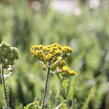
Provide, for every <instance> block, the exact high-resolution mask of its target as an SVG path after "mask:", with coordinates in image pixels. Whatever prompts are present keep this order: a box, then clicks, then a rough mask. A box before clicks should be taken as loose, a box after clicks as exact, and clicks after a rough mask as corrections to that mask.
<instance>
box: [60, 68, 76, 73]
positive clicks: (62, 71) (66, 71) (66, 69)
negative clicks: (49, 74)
mask: <svg viewBox="0 0 109 109" xmlns="http://www.w3.org/2000/svg"><path fill="white" fill-rule="evenodd" d="M60 73H62V74H63V75H75V74H76V73H77V72H75V71H73V70H71V69H70V68H69V67H68V66H63V67H62V69H61V70H60Z"/></svg>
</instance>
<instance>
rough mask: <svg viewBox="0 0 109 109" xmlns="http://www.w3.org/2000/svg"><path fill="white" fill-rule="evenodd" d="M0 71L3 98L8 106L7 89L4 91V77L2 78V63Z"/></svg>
mask: <svg viewBox="0 0 109 109" xmlns="http://www.w3.org/2000/svg"><path fill="white" fill-rule="evenodd" d="M0 72H1V78H2V85H3V91H4V100H5V103H6V106H7V107H8V98H7V91H6V85H5V78H4V72H3V66H2V64H1V65H0Z"/></svg>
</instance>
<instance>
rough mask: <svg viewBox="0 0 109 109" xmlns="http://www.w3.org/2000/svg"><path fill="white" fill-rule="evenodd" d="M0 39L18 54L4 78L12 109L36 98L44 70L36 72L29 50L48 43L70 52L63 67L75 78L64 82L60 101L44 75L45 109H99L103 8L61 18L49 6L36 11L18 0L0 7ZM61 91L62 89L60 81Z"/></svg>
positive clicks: (104, 72) (106, 33)
mask: <svg viewBox="0 0 109 109" xmlns="http://www.w3.org/2000/svg"><path fill="white" fill-rule="evenodd" d="M1 41H6V42H8V43H10V44H12V45H14V46H16V47H17V48H18V49H19V50H20V53H21V54H20V59H19V60H18V62H16V64H15V68H14V71H13V72H15V73H14V74H13V75H12V76H11V77H9V79H8V81H9V88H10V107H11V108H12V109H23V106H26V105H27V104H29V103H31V102H33V101H34V99H35V98H36V97H37V98H38V99H39V100H41V99H42V95H43V88H44V82H45V78H46V72H42V70H41V68H40V66H39V65H38V63H37V61H38V60H36V59H33V58H32V57H31V55H30V54H29V48H30V46H31V45H35V44H37V45H38V44H45V45H48V44H51V43H54V42H56V43H59V44H61V45H69V46H71V47H72V48H74V52H73V53H72V55H71V56H70V57H69V60H68V64H69V66H70V67H72V69H74V70H75V71H77V72H78V74H77V75H76V76H75V77H71V78H70V80H68V81H70V87H69V91H68V94H67V95H66V97H63V95H62V93H60V92H61V91H60V90H61V89H60V85H59V83H60V82H59V81H58V78H57V77H54V76H53V75H50V79H49V90H48V93H49V94H48V96H47V99H46V100H47V103H48V104H49V106H48V108H49V109H53V108H54V107H59V106H60V109H61V108H62V109H64V108H65V109H67V108H68V109H72V108H73V109H81V108H82V109H100V108H103V109H105V107H106V106H105V99H106V97H105V96H106V93H108V92H107V88H108V87H107V84H108V83H109V82H108V80H109V44H108V42H109V15H108V8H106V7H105V8H99V9H95V10H90V9H88V8H87V9H85V11H84V9H82V13H81V14H80V15H78V16H76V15H73V14H72V15H62V14H60V13H58V12H54V11H53V10H52V9H50V8H48V10H47V11H45V12H44V13H43V11H42V12H41V13H37V12H34V11H32V10H31V9H30V8H28V5H27V3H26V2H25V1H23V0H22V2H20V3H18V2H16V3H14V4H11V5H9V6H8V5H3V4H0V42H1ZM63 87H64V89H65V91H66V89H67V82H66V81H65V82H63ZM1 90H2V87H1V82H0V107H2V106H3V97H2V94H1V93H2V92H1ZM34 104H35V105H34ZM36 104H37V103H36V102H33V103H31V104H29V105H27V106H26V107H25V109H31V106H33V107H34V108H36V107H35V106H36ZM34 108H33V109H34ZM36 109H37V108H36Z"/></svg>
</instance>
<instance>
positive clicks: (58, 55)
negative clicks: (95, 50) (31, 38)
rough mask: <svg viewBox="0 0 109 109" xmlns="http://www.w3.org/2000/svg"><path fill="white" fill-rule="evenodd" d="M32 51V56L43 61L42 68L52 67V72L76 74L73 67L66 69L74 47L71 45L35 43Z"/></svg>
mask: <svg viewBox="0 0 109 109" xmlns="http://www.w3.org/2000/svg"><path fill="white" fill-rule="evenodd" d="M30 52H31V53H32V56H34V57H36V58H37V59H39V60H40V61H41V65H42V69H43V70H46V69H47V67H50V70H51V71H52V72H57V73H62V72H63V73H62V74H68V75H74V74H76V72H74V71H71V69H67V70H65V68H66V66H65V64H66V58H67V57H68V56H69V55H70V54H71V52H72V48H71V47H69V46H61V45H59V44H57V43H53V44H51V45H46V46H44V45H34V46H32V47H31V49H30Z"/></svg>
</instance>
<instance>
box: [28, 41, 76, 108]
mask: <svg viewBox="0 0 109 109" xmlns="http://www.w3.org/2000/svg"><path fill="white" fill-rule="evenodd" d="M30 52H31V53H32V56H34V57H36V58H37V59H39V60H40V61H41V66H42V69H43V70H44V71H45V70H47V72H48V73H47V77H46V83H45V89H44V96H43V100H42V106H41V109H44V108H45V98H46V92H47V85H48V79H49V74H50V73H54V74H56V75H57V76H58V78H59V79H60V75H61V77H64V76H71V75H75V74H76V72H75V71H73V70H71V69H70V68H69V67H68V66H66V58H67V57H68V56H69V55H70V54H71V52H72V48H71V47H69V46H61V45H59V44H57V43H54V44H51V45H46V46H45V45H34V46H32V47H31V49H30Z"/></svg>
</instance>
